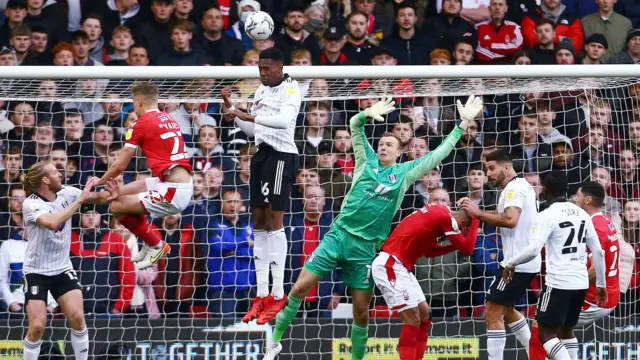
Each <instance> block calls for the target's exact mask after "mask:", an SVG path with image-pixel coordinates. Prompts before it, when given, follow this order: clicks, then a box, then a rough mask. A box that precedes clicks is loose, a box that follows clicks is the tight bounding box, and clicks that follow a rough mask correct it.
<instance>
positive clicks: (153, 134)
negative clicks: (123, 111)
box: [97, 81, 193, 269]
mask: <svg viewBox="0 0 640 360" xmlns="http://www.w3.org/2000/svg"><path fill="white" fill-rule="evenodd" d="M131 92H132V94H133V104H134V108H135V112H136V115H138V120H136V122H134V123H133V125H131V127H130V128H129V129H128V130H127V134H126V136H125V146H124V147H123V148H122V149H121V150H120V153H119V154H118V159H117V160H116V161H115V162H114V163H113V164H112V165H111V167H109V170H108V171H107V172H106V173H105V174H104V176H103V177H102V178H101V179H100V181H99V182H98V184H97V185H103V184H105V183H106V182H107V181H108V180H109V179H112V178H115V177H117V176H118V175H120V174H121V173H122V172H124V171H125V169H126V168H127V166H128V165H129V162H130V161H131V159H132V158H133V156H134V155H135V154H136V151H137V149H138V147H140V148H141V149H142V151H144V153H145V154H146V155H147V163H148V164H149V167H150V168H151V172H152V173H153V175H154V176H155V177H153V178H149V179H146V180H138V181H134V182H132V183H129V184H127V185H125V186H123V187H122V188H121V189H120V191H119V192H118V193H115V194H112V196H111V197H110V199H114V200H113V202H112V203H111V213H112V214H113V215H114V216H115V217H116V218H117V219H118V221H120V223H121V224H122V225H123V226H125V227H126V228H127V229H129V230H130V231H131V232H132V233H133V234H135V235H136V236H137V237H138V238H139V239H141V240H142V241H144V246H143V247H142V250H141V251H140V252H139V253H138V254H137V255H136V256H134V257H132V259H131V260H133V262H135V263H136V267H137V268H138V269H145V268H147V267H150V266H152V265H153V264H154V263H156V262H157V261H158V260H160V258H162V257H163V256H165V255H166V254H167V253H169V251H171V247H170V246H169V244H166V243H163V241H162V239H161V238H160V237H159V236H158V235H156V233H155V232H154V231H152V229H151V224H149V221H148V220H147V216H146V215H151V216H152V217H164V216H169V215H174V214H177V213H180V212H182V210H184V209H185V208H186V207H187V206H188V205H189V202H190V201H191V197H192V195H193V181H192V179H191V164H190V162H189V160H188V158H187V152H186V148H185V144H184V139H183V138H182V134H181V133H180V126H179V125H178V123H177V122H176V121H175V120H174V119H173V118H171V116H170V115H169V114H167V113H165V112H162V111H160V110H158V87H157V86H156V85H155V84H154V83H153V82H151V81H144V82H136V83H135V84H134V85H133V86H132V88H131Z"/></svg>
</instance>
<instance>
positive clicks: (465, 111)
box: [352, 95, 483, 184]
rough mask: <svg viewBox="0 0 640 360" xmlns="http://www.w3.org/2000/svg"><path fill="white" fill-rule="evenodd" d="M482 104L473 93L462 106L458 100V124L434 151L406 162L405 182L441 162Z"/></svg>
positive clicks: (410, 180)
mask: <svg viewBox="0 0 640 360" xmlns="http://www.w3.org/2000/svg"><path fill="white" fill-rule="evenodd" d="M482 106H483V105H482V99H481V98H480V97H475V96H474V95H471V96H469V98H468V99H467V103H466V104H465V105H464V106H463V105H462V103H461V102H460V100H458V102H457V107H458V113H459V115H460V121H459V123H458V125H457V126H456V127H454V128H453V131H451V133H449V135H448V136H447V137H446V138H445V139H444V141H443V142H442V144H440V146H438V147H437V148H436V149H435V150H434V151H432V152H430V153H429V154H427V155H425V156H423V157H421V158H420V159H417V160H414V161H412V162H409V163H407V164H406V166H408V167H410V170H409V171H408V172H407V176H406V181H407V183H409V184H413V183H414V182H416V181H417V180H418V179H419V178H420V177H421V176H422V175H425V174H426V173H428V172H429V170H431V169H433V168H435V167H436V166H438V164H440V162H442V160H444V158H446V157H447V155H449V153H451V150H453V149H454V148H455V147H456V144H457V143H458V141H460V137H462V134H463V133H464V130H466V128H467V127H468V126H469V123H470V122H471V121H473V120H474V119H475V118H476V116H477V115H478V114H479V113H480V111H482ZM352 137H353V135H352Z"/></svg>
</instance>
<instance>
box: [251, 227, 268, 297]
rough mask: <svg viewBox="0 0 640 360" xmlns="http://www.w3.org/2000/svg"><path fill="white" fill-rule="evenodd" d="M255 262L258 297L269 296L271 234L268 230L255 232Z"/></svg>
mask: <svg viewBox="0 0 640 360" xmlns="http://www.w3.org/2000/svg"><path fill="white" fill-rule="evenodd" d="M253 237H254V240H255V241H254V243H253V261H254V263H255V266H256V283H257V285H258V291H257V296H258V297H265V296H267V295H269V263H270V261H269V259H270V256H269V234H268V233H267V231H266V230H254V231H253Z"/></svg>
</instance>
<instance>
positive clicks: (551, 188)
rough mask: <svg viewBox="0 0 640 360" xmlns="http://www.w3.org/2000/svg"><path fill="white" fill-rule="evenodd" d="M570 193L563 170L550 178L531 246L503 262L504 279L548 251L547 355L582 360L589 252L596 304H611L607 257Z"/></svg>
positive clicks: (543, 323) (543, 325) (543, 299)
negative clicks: (580, 329)
mask: <svg viewBox="0 0 640 360" xmlns="http://www.w3.org/2000/svg"><path fill="white" fill-rule="evenodd" d="M566 189H567V177H566V175H565V174H564V172H558V171H554V172H551V173H549V174H547V175H546V176H545V178H544V180H543V190H542V195H543V196H544V198H545V200H547V203H548V204H550V205H549V207H548V208H547V209H546V210H544V211H543V212H542V213H540V216H539V217H538V219H537V220H536V224H535V225H534V227H533V230H532V232H531V243H530V244H529V246H527V247H526V248H524V249H522V250H521V252H520V253H519V254H518V255H517V256H516V257H514V258H511V259H508V260H505V261H503V262H502V267H504V271H503V274H502V277H503V280H504V281H505V282H506V283H509V282H511V280H512V279H513V274H514V272H515V271H516V269H517V266H518V265H519V264H525V263H527V262H529V261H531V260H532V259H535V258H536V257H538V256H540V251H542V248H543V247H544V249H545V264H546V269H547V274H546V277H545V286H544V289H543V291H542V293H541V294H540V300H539V301H538V310H537V314H536V321H537V322H538V336H539V338H540V341H541V342H542V344H543V346H544V350H545V351H546V353H547V357H548V358H550V359H554V360H577V357H578V348H579V346H578V340H577V339H576V338H575V335H574V333H573V327H574V326H575V325H576V324H577V323H578V319H579V317H580V311H581V310H582V305H583V303H584V300H585V296H586V295H587V290H588V289H589V271H588V269H587V259H588V258H589V254H588V253H587V248H589V250H590V251H591V259H592V261H593V264H594V266H595V273H596V292H595V300H596V303H597V305H604V304H606V302H607V289H606V277H605V276H606V265H605V259H604V255H605V253H604V251H603V250H602V247H601V246H600V240H599V239H598V234H597V233H596V230H595V228H594V226H593V222H592V221H591V217H590V216H589V214H587V212H586V211H584V210H583V209H581V208H580V207H579V206H577V205H575V204H573V203H570V202H569V201H567V200H566V199H565V193H566V191H567V190H566Z"/></svg>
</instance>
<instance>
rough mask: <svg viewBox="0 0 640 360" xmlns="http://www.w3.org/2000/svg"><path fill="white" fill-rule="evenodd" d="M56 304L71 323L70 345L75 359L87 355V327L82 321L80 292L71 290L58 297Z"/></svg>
mask: <svg viewBox="0 0 640 360" xmlns="http://www.w3.org/2000/svg"><path fill="white" fill-rule="evenodd" d="M57 301H58V304H59V305H60V308H61V309H62V311H63V312H64V315H65V316H66V317H67V320H69V324H70V325H71V346H72V347H73V353H74V355H75V357H76V359H77V360H87V358H88V357H89V329H87V324H86V323H85V321H84V310H83V305H82V303H83V300H82V292H81V291H80V290H71V291H69V292H68V293H66V294H64V295H62V296H60V297H59V298H58V300H57Z"/></svg>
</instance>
